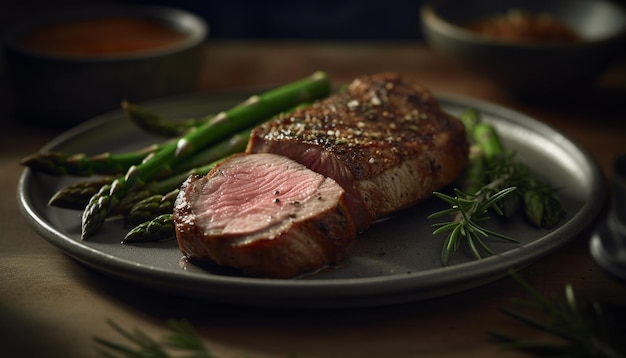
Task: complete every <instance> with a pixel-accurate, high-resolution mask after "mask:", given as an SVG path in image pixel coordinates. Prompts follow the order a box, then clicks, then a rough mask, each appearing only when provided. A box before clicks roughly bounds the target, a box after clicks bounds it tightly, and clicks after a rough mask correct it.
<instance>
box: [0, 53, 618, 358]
mask: <svg viewBox="0 0 626 358" xmlns="http://www.w3.org/2000/svg"><path fill="white" fill-rule="evenodd" d="M318 69H321V70H325V71H327V72H328V73H329V74H330V75H331V78H333V79H334V81H336V82H337V83H341V82H346V81H349V80H350V79H352V78H354V77H356V76H358V75H361V74H365V73H373V72H379V71H398V72H401V73H404V74H405V75H406V76H407V77H408V78H409V79H411V80H413V81H417V82H420V83H422V84H424V85H426V86H427V87H429V88H431V89H432V90H434V91H442V92H453V93H458V94H462V95H467V96H472V97H475V98H479V99H483V100H487V101H491V102H494V103H497V104H501V105H504V106H507V107H510V108H513V109H516V110H519V111H522V112H525V113H527V114H529V115H531V116H533V117H535V118H537V119H539V120H541V121H544V122H546V123H548V124H549V125H551V126H553V127H555V128H556V129H558V130H559V131H562V132H563V133H564V134H565V135H567V136H569V137H570V138H572V139H573V140H574V141H576V142H578V143H580V144H581V145H582V146H583V147H585V148H586V149H587V150H588V151H589V152H590V153H591V154H592V156H593V157H594V158H595V159H596V160H597V162H598V164H599V165H600V167H601V168H602V170H603V171H604V173H605V174H606V176H607V178H610V177H611V175H612V174H611V163H612V160H613V159H614V158H615V157H616V156H617V155H618V154H620V153H625V152H626V137H625V134H626V121H625V120H624V118H625V117H624V114H623V113H624V112H623V100H624V99H626V64H624V63H622V64H621V65H617V66H615V67H613V68H611V69H610V70H608V71H607V72H606V73H605V74H604V75H603V76H602V78H601V79H600V87H599V89H598V90H596V91H594V92H593V94H592V95H590V96H586V97H584V98H582V99H581V100H576V101H571V103H567V104H561V105H558V106H557V105H555V106H533V105H530V104H524V103H522V102H518V101H516V100H515V99H513V98H510V97H507V96H506V95H505V94H504V93H502V92H501V91H500V90H499V89H498V88H497V87H495V86H494V85H493V84H491V83H490V82H489V81H488V79H485V78H481V77H478V76H476V75H473V74H472V73H469V72H467V71H465V70H462V69H460V68H458V67H457V66H456V65H454V64H453V63H451V62H450V61H448V60H447V59H446V58H443V57H441V56H440V55H438V54H437V53H434V52H432V51H431V50H429V49H428V48H426V47H425V46H423V45H422V44H419V43H411V42H407V43H367V42H358V43H317V42H310V43H289V42H211V43H210V44H209V45H208V46H207V49H206V66H205V71H204V73H203V74H202V76H201V88H200V89H201V90H204V91H212V90H224V89H228V88H238V87H242V86H245V87H250V86H270V85H275V84H280V83H284V82H286V81H289V80H293V79H296V78H299V77H302V76H304V75H306V74H308V73H310V72H313V71H315V70H318ZM2 76H3V77H2V78H3V79H4V77H6V74H5V73H4V72H3V73H2ZM2 101H3V102H2V103H3V104H4V105H5V106H6V105H7V103H6V102H7V101H6V99H3V100H2ZM2 111H3V112H2V113H3V117H2V118H0V122H1V123H2V130H1V132H0V133H1V134H0V153H1V154H0V172H1V173H2V175H1V176H0V190H1V191H2V197H3V198H4V200H2V201H1V202H0V228H1V230H0V243H1V244H0V245H1V246H0V255H1V258H0V280H1V281H0V317H2V318H1V319H0V331H1V332H2V334H1V335H0V337H1V338H0V342H1V344H0V347H1V348H0V349H1V350H2V352H3V353H2V355H4V352H6V351H7V350H8V351H9V352H10V354H8V355H6V356H48V357H85V356H93V355H95V351H94V347H95V345H94V343H93V342H92V337H94V336H99V337H104V338H108V339H112V340H119V336H117V334H116V333H115V332H114V331H113V330H112V329H111V328H110V327H109V326H108V324H107V320H109V319H111V320H113V321H115V322H117V323H118V324H120V325H121V326H123V327H127V328H135V327H137V328H140V329H142V330H144V331H145V332H146V333H148V334H150V335H153V336H154V337H160V335H161V334H163V333H164V332H165V325H164V322H165V320H167V319H168V318H186V319H189V320H190V321H191V322H192V323H193V324H194V326H195V327H196V328H197V329H198V331H199V332H200V333H201V334H202V336H203V337H204V338H205V339H206V342H207V344H208V346H209V347H210V349H211V350H212V351H213V352H214V353H215V356H216V357H250V358H252V357H296V356H297V357H360V358H363V357H381V356H389V357H429V356H434V357H487V356H499V357H516V356H522V355H520V354H519V353H515V352H510V351H502V350H501V349H500V348H499V347H498V346H497V345H496V344H494V342H493V341H491V340H490V338H489V337H488V336H487V334H486V332H487V331H494V330H495V331H501V332H507V333H513V334H521V335H524V336H527V337H534V336H536V335H537V334H536V333H535V332H533V331H528V330H526V329H525V328H522V327H520V326H519V325H517V323H515V322H514V321H512V320H511V319H509V318H508V317H506V316H504V315H503V314H502V313H501V312H500V311H499V309H500V308H501V307H503V306H508V305H509V303H510V300H511V299H512V298H513V297H524V292H523V290H522V289H521V287H520V286H519V285H518V284H517V283H516V282H515V281H514V280H512V279H509V278H507V279H502V280H499V281H497V282H494V283H491V284H487V285H485V286H482V287H479V288H476V289H472V290H470V291H467V292H463V293H459V294H455V295H451V296H447V297H443V298H439V299H434V300H429V301H423V302H416V303H412V304H404V305H398V306H391V307H378V308H368V309H342V310H329V311H305V310H302V311H300V310H280V309H259V308H251V307H238V306H230V305H223V304H215V303H207V302H200V301H193V300H189V299H184V298H180V297H173V296H167V295H159V294H155V293H154V292H152V291H148V290H144V289H141V288H138V287H134V286H132V285H129V284H127V283H125V282H120V281H118V280H115V279H112V278H109V277H106V276H103V275H101V274H99V273H95V272H93V271H91V270H89V269H86V268H85V267H83V266H81V265H79V264H77V262H75V261H74V260H72V259H70V258H69V257H67V256H66V255H64V254H63V253H62V252H60V251H59V250H57V249H56V248H54V247H53V246H52V245H50V244H48V243H47V242H46V241H45V240H43V239H42V238H40V237H39V236H38V235H37V234H35V232H34V231H33V230H32V229H31V228H30V227H29V226H28V224H27V222H26V220H25V219H24V218H23V217H22V216H21V214H20V212H19V210H18V207H17V203H16V187H17V182H18V177H19V175H20V173H21V168H20V167H19V165H18V162H19V159H20V158H22V157H24V156H25V155H27V154H29V153H32V152H34V151H36V150H37V149H38V148H40V147H41V146H42V145H44V144H45V143H46V142H48V141H49V140H50V139H51V138H53V136H55V135H56V134H57V133H58V130H51V129H43V128H27V127H26V126H25V125H23V124H20V123H19V122H18V121H17V120H15V119H14V118H12V117H11V116H10V115H9V113H8V111H6V107H3V109H2ZM590 229H591V228H590ZM589 239H590V232H589V230H587V231H585V232H581V233H580V235H578V236H577V237H576V238H575V239H574V240H573V241H572V242H571V243H570V244H568V245H567V246H566V247H564V248H562V249H560V250H559V251H558V252H555V253H553V254H550V255H549V256H547V257H545V258H543V259H541V260H539V261H538V262H536V263H535V264H533V265H532V266H530V267H529V268H527V269H525V270H524V271H523V273H522V275H523V277H524V278H525V279H526V280H527V281H528V282H529V283H530V284H531V285H533V286H534V287H535V288H537V289H538V290H540V291H541V292H544V293H552V292H556V293H559V294H560V293H562V290H563V287H564V286H565V284H567V283H571V284H572V285H573V286H574V288H575V290H576V292H577V294H578V296H580V297H581V298H583V297H596V298H600V299H605V298H610V299H613V300H617V301H621V302H626V287H625V286H624V285H623V284H621V283H619V282H618V281H616V280H614V279H612V278H610V277H608V276H607V275H605V273H604V272H603V271H602V270H601V269H600V267H599V266H598V265H596V263H595V262H594V261H593V259H592V257H591V256H590V254H589V250H588V242H589Z"/></svg>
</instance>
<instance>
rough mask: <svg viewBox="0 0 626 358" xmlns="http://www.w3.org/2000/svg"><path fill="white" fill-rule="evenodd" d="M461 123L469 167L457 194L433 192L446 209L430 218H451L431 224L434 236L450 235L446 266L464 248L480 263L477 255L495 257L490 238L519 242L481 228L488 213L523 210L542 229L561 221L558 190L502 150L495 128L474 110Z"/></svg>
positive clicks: (445, 248) (444, 250) (443, 256)
mask: <svg viewBox="0 0 626 358" xmlns="http://www.w3.org/2000/svg"><path fill="white" fill-rule="evenodd" d="M460 118H461V120H462V121H463V124H464V125H465V128H466V131H467V133H468V139H469V141H470V145H471V146H470V154H469V164H468V168H467V171H466V173H465V176H464V177H463V182H462V185H461V189H458V188H456V189H454V194H453V195H448V194H444V193H441V192H435V193H434V195H435V196H436V197H437V198H439V199H441V200H443V201H445V202H446V203H447V204H449V205H450V207H449V208H448V209H444V210H441V211H438V212H436V213H433V214H431V215H429V217H428V218H429V219H437V218H443V217H451V220H450V221H445V222H440V223H436V224H433V227H434V228H435V230H434V232H433V234H434V235H438V234H442V233H447V234H448V235H447V237H446V239H445V240H444V244H443V247H442V250H441V263H442V264H443V265H444V266H445V265H448V262H449V259H450V256H451V255H452V254H453V253H454V252H455V251H457V249H458V248H459V247H460V246H461V245H462V244H467V247H469V249H470V251H471V253H472V255H473V256H474V258H476V259H480V258H481V257H482V255H481V252H486V253H488V254H493V250H491V249H490V248H489V246H488V245H487V244H486V241H485V240H486V239H487V238H489V237H493V238H496V239H501V240H505V241H509V242H517V241H516V240H515V239H514V238H512V237H509V236H507V235H504V234H502V233H498V232H495V231H493V230H489V229H488V228H487V227H486V226H484V225H483V223H485V222H486V221H488V220H489V218H490V217H489V214H490V213H495V214H497V215H500V216H507V217H508V216H511V215H513V213H514V212H516V211H517V210H518V208H519V207H522V208H523V211H524V214H525V215H526V217H527V218H528V220H529V222H530V223H532V224H533V225H535V226H537V227H540V228H545V229H550V228H552V227H554V226H556V225H557V224H558V222H559V221H560V220H561V219H562V218H564V217H565V211H564V210H563V207H562V206H561V203H560V202H559V200H558V199H557V197H556V189H555V188H553V187H552V186H550V185H549V184H548V183H546V182H544V181H542V180H541V179H540V178H539V177H537V176H536V175H535V174H534V173H532V172H531V171H530V170H529V169H528V167H526V166H525V165H524V164H523V163H521V162H520V161H518V160H517V158H516V156H515V153H512V152H508V151H506V150H505V148H504V146H503V144H502V142H501V140H500V138H499V136H498V133H497V132H496V129H495V128H494V127H493V125H491V124H489V123H487V122H484V121H482V118H481V116H480V113H478V111H476V110H475V109H468V110H466V111H464V112H463V113H462V114H461V116H460Z"/></svg>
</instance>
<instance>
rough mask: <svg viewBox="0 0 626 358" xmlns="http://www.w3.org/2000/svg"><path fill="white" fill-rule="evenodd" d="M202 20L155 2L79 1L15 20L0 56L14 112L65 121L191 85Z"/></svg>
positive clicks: (33, 118) (61, 124)
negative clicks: (84, 4) (79, 4)
mask: <svg viewBox="0 0 626 358" xmlns="http://www.w3.org/2000/svg"><path fill="white" fill-rule="evenodd" d="M207 36H208V26H207V24H206V22H205V21H204V20H203V19H201V18H200V17H198V16H196V15H194V14H192V13H189V12H187V11H183V10H179V9H174V8H169V7H160V6H139V5H137V6H131V5H110V6H95V7H94V6H92V7H81V8H75V9H71V10H65V11H62V12H58V13H52V14H46V15H43V16H41V17H36V18H30V19H26V20H22V21H20V22H18V23H16V25H15V26H12V27H10V28H9V29H8V30H7V31H6V32H5V34H4V39H3V40H4V55H5V60H6V65H7V69H8V71H7V73H8V77H9V82H10V84H11V86H10V88H11V90H10V91H11V92H10V95H11V101H12V103H13V104H14V112H15V116H16V117H17V118H19V119H20V120H21V119H24V120H27V121H30V122H33V123H36V124H42V125H49V126H55V127H67V126H71V125H74V124H77V123H80V122H82V121H84V120H86V119H89V118H90V117H93V116H96V115H99V114H101V113H104V112H107V111H110V110H114V109H118V108H119V105H120V102H121V101H122V100H129V101H143V100H147V99H152V98H158V97H162V96H168V95H172V94H176V93H183V92H189V91H193V90H194V89H196V88H197V84H198V77H199V72H200V69H201V61H202V51H203V46H202V45H203V43H204V42H205V40H206V38H207Z"/></svg>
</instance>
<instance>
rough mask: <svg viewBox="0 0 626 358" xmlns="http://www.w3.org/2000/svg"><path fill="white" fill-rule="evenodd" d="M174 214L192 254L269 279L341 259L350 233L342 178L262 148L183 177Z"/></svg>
mask: <svg viewBox="0 0 626 358" xmlns="http://www.w3.org/2000/svg"><path fill="white" fill-rule="evenodd" d="M174 220H175V227H176V238H177V240H178V245H179V247H180V250H181V251H182V252H183V254H184V255H186V256H187V257H188V258H189V259H190V260H194V259H197V260H203V261H210V262H213V263H215V264H217V265H223V266H229V267H234V268H238V269H241V270H243V271H244V272H246V273H247V274H250V275H254V276H266V277H274V278H288V277H294V276H297V275H300V274H303V273H307V272H311V271H314V270H318V269H320V268H322V267H325V266H327V265H332V264H336V263H339V262H340V261H341V259H342V258H343V255H344V252H345V249H346V247H347V246H348V245H349V244H350V243H351V242H352V241H353V239H354V237H355V235H356V231H355V228H354V225H353V223H352V220H351V218H350V215H349V212H348V209H347V207H346V204H345V192H344V190H343V189H342V187H341V186H340V185H338V184H337V183H336V182H335V181H334V180H333V179H330V178H326V177H324V176H322V175H320V174H318V173H316V172H314V171H312V170H310V169H307V168H306V167H305V166H304V165H302V164H299V163H297V162H295V161H293V160H291V159H289V158H287V157H284V156H280V155H275V154H264V153H261V154H240V155H234V156H232V157H230V158H229V159H227V160H225V161H223V162H222V163H221V164H219V165H218V166H216V167H215V168H214V169H213V170H212V171H211V172H210V173H209V174H208V175H206V176H204V177H190V178H189V179H187V181H186V182H185V183H184V184H183V186H182V187H181V191H180V194H179V196H178V197H177V200H176V203H175V207H174Z"/></svg>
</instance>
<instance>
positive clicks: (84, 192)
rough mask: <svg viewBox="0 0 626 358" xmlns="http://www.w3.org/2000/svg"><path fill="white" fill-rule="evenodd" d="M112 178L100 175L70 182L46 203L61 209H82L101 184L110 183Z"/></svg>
mask: <svg viewBox="0 0 626 358" xmlns="http://www.w3.org/2000/svg"><path fill="white" fill-rule="evenodd" d="M114 179H115V178H113V177H102V178H97V179H94V180H84V181H79V182H75V183H72V184H70V185H68V186H66V187H64V188H62V189H61V190H59V191H57V192H56V193H55V194H54V195H53V196H52V198H50V200H49V201H48V205H50V206H56V207H58V208H63V209H72V210H83V209H85V206H87V203H89V199H90V198H91V197H92V196H94V195H95V194H96V193H97V192H98V190H100V188H101V187H102V186H103V185H105V184H110V183H111V182H112V181H113V180H114Z"/></svg>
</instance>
